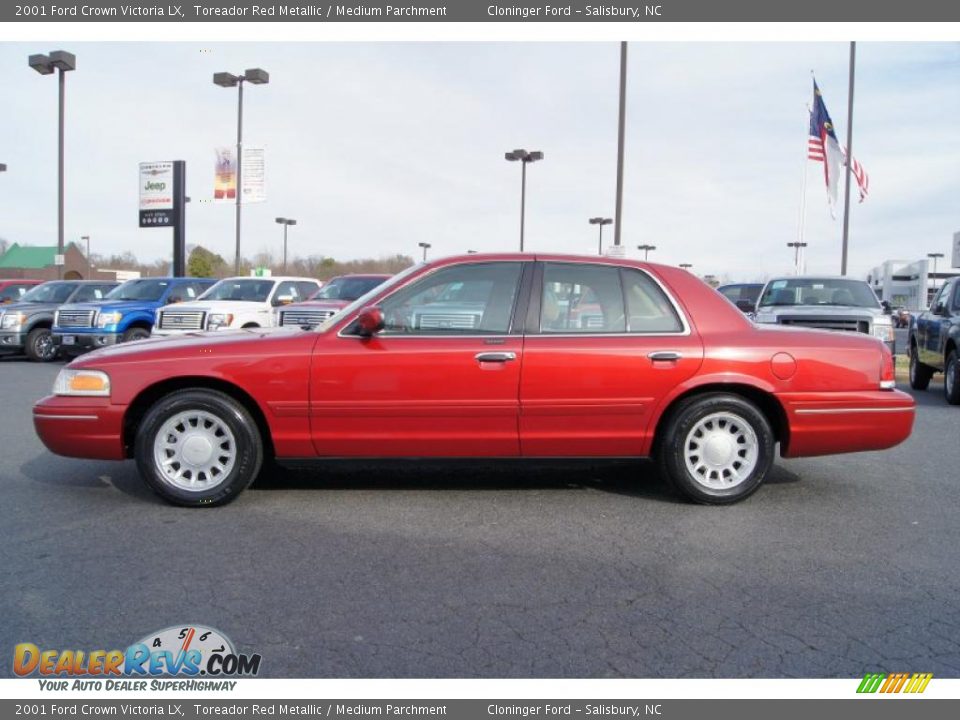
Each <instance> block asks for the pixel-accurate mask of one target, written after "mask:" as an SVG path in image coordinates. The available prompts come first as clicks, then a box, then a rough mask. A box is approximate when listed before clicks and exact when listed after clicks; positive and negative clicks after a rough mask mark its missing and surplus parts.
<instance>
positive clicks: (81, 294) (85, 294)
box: [71, 285, 116, 302]
mask: <svg viewBox="0 0 960 720" xmlns="http://www.w3.org/2000/svg"><path fill="white" fill-rule="evenodd" d="M115 287H116V285H81V286H80V287H79V288H78V289H77V293H76V295H74V296H73V298H72V299H71V302H90V301H91V300H103V299H104V298H105V297H106V296H107V294H108V293H109V292H110V291H111V290H113V289H114V288H115Z"/></svg>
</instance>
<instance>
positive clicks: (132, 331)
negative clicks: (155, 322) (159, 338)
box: [120, 327, 150, 342]
mask: <svg viewBox="0 0 960 720" xmlns="http://www.w3.org/2000/svg"><path fill="white" fill-rule="evenodd" d="M148 337H150V331H149V330H147V329H146V328H142V327H132V328H128V329H127V331H126V332H124V333H123V335H121V336H120V342H133V341H134V340H145V339H146V338H148Z"/></svg>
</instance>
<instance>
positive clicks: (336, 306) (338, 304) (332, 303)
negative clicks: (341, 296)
mask: <svg viewBox="0 0 960 720" xmlns="http://www.w3.org/2000/svg"><path fill="white" fill-rule="evenodd" d="M352 302H353V300H304V301H303V302H298V303H290V304H289V305H283V306H281V307H280V309H281V310H301V309H303V310H307V309H310V310H323V309H328V310H340V309H342V308H345V307H346V306H347V305H349V304H350V303H352Z"/></svg>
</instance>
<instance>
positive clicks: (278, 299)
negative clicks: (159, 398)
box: [151, 277, 321, 336]
mask: <svg viewBox="0 0 960 720" xmlns="http://www.w3.org/2000/svg"><path fill="white" fill-rule="evenodd" d="M320 285H321V283H320V281H319V280H315V279H313V278H304V277H266V278H262V277H232V278H225V279H223V280H221V281H220V282H218V283H217V284H216V285H214V286H213V287H211V288H210V289H209V290H207V291H206V292H205V293H204V294H203V295H201V296H200V297H199V298H197V299H196V300H193V301H191V302H188V303H176V304H174V305H164V306H163V307H162V308H160V309H159V310H157V317H156V322H154V324H153V332H152V333H151V334H153V335H160V336H164V335H181V334H184V333H190V332H203V331H205V330H232V329H237V328H253V327H273V326H275V325H276V312H275V311H276V309H277V308H278V307H281V306H283V305H289V304H290V303H295V302H301V301H303V300H306V299H307V298H308V297H310V296H311V295H313V294H314V293H315V292H316V291H317V290H319V289H320Z"/></svg>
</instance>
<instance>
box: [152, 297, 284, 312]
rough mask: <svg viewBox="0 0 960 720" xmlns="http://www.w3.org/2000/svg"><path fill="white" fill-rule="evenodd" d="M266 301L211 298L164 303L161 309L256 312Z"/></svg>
mask: <svg viewBox="0 0 960 720" xmlns="http://www.w3.org/2000/svg"><path fill="white" fill-rule="evenodd" d="M265 305H266V303H263V302H250V301H244V300H211V301H210V302H190V303H185V302H182V303H174V304H172V305H164V306H163V307H161V308H159V311H161V312H163V311H165V310H187V311H197V310H199V311H201V312H205V313H211V312H215V313H236V314H240V313H245V312H254V311H256V310H262V309H263V308H264V306H265Z"/></svg>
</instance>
